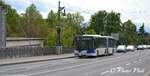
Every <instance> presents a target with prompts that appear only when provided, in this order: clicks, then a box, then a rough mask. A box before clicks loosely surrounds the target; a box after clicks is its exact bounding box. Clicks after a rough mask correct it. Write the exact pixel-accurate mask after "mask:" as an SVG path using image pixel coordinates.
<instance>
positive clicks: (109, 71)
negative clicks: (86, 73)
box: [101, 70, 110, 75]
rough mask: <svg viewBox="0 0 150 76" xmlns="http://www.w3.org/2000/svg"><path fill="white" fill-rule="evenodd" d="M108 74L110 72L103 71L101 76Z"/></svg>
mask: <svg viewBox="0 0 150 76" xmlns="http://www.w3.org/2000/svg"><path fill="white" fill-rule="evenodd" d="M109 72H110V71H108V70H107V71H104V72H102V73H101V75H104V74H106V73H109Z"/></svg>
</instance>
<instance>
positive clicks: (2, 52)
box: [0, 47, 74, 59]
mask: <svg viewBox="0 0 150 76" xmlns="http://www.w3.org/2000/svg"><path fill="white" fill-rule="evenodd" d="M73 50H74V48H73V47H63V48H62V54H66V53H73ZM56 54H57V51H56V48H55V47H13V48H1V49H0V59H6V58H19V57H31V56H44V55H56Z"/></svg>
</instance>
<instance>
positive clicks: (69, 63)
mask: <svg viewBox="0 0 150 76" xmlns="http://www.w3.org/2000/svg"><path fill="white" fill-rule="evenodd" d="M0 76H150V50H138V51H135V52H127V53H115V54H114V55H113V56H101V57H96V58H82V59H78V58H68V59H61V60H52V61H43V62H35V63H26V64H16V65H8V66H0Z"/></svg>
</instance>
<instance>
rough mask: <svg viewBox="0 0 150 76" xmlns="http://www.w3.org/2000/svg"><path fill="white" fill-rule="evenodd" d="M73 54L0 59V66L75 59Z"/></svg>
mask: <svg viewBox="0 0 150 76" xmlns="http://www.w3.org/2000/svg"><path fill="white" fill-rule="evenodd" d="M73 57H74V55H73V54H62V55H48V56H34V57H22V58H14V59H0V66H4V65H13V64H22V63H32V62H40V61H48V60H57V59H66V58H73Z"/></svg>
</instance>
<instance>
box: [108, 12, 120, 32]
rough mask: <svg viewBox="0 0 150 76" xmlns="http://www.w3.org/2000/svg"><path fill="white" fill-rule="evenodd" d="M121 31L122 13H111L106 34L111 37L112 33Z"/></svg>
mask: <svg viewBox="0 0 150 76" xmlns="http://www.w3.org/2000/svg"><path fill="white" fill-rule="evenodd" d="M120 29H121V20H120V13H115V12H113V11H111V12H110V13H108V15H107V16H106V24H105V30H106V34H107V35H110V34H111V33H118V32H119V31H120Z"/></svg>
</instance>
